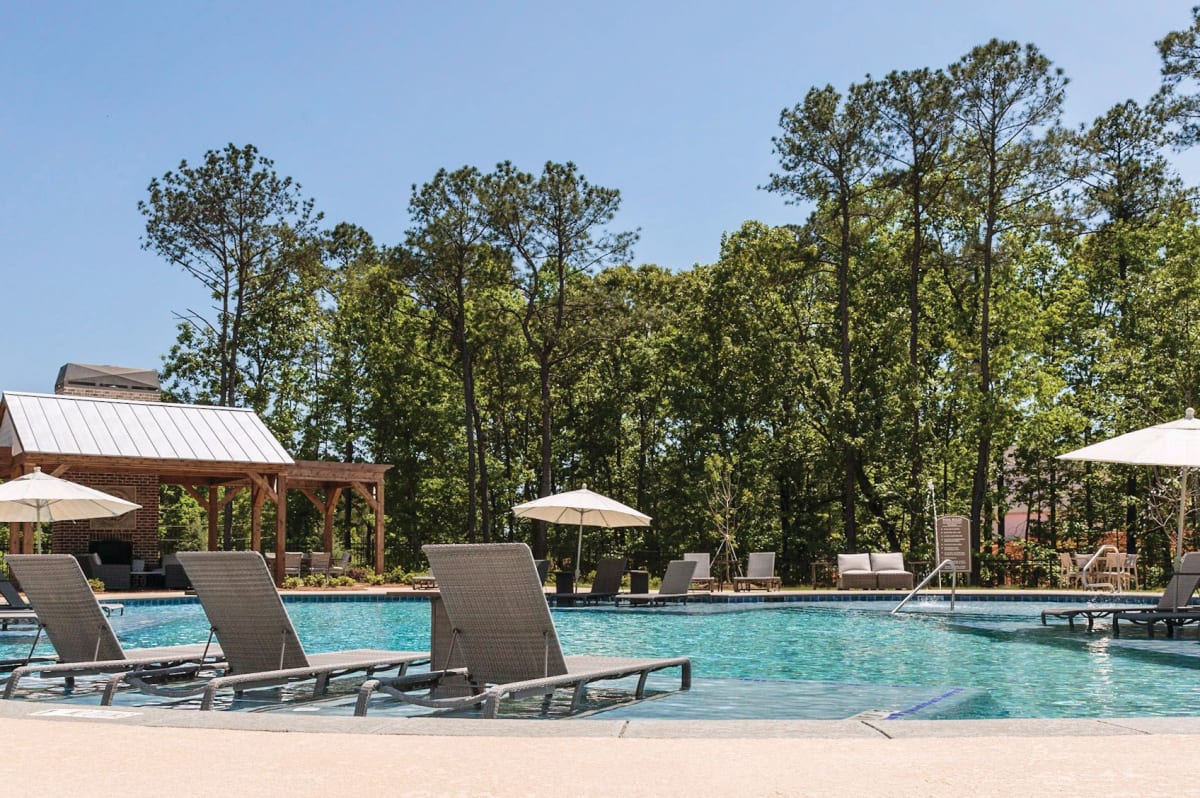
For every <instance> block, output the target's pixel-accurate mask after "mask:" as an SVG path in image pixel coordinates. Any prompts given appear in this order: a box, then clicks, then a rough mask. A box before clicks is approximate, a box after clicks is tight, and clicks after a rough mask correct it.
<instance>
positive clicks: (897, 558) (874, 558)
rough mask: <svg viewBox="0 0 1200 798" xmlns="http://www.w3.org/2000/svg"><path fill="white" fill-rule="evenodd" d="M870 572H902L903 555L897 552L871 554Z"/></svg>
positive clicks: (874, 552) (875, 552)
mask: <svg viewBox="0 0 1200 798" xmlns="http://www.w3.org/2000/svg"><path fill="white" fill-rule="evenodd" d="M871 570H872V571H903V570H904V555H903V554H901V553H900V552H898V551H893V552H888V553H884V552H879V551H873V552H871Z"/></svg>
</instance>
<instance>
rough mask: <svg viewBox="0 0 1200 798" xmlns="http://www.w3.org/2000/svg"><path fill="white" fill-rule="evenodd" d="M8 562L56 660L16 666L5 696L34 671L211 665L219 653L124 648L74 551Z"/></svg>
mask: <svg viewBox="0 0 1200 798" xmlns="http://www.w3.org/2000/svg"><path fill="white" fill-rule="evenodd" d="M7 562H8V564H9V567H10V568H12V571H13V574H15V575H16V577H17V579H18V580H20V582H21V586H22V588H24V590H25V593H26V595H27V596H28V597H29V599H30V603H31V604H32V605H33V606H34V607H35V612H36V613H37V619H38V624H39V626H40V628H41V629H42V630H44V631H45V633H46V636H47V637H48V638H49V639H50V643H51V644H52V645H53V646H54V650H55V653H56V654H57V659H58V662H57V664H51V665H44V664H29V665H26V666H21V667H18V668H16V669H15V670H14V671H13V673H12V676H11V678H10V679H9V680H8V684H7V685H5V691H4V697H5V698H10V697H12V695H13V693H14V692H15V690H16V688H17V685H18V683H19V682H20V680H21V679H22V678H23V677H24V676H27V675H29V674H31V673H40V674H42V675H43V676H64V677H69V678H73V677H75V676H81V675H87V674H101V673H113V672H120V671H129V670H133V669H136V668H141V667H147V666H162V667H169V666H173V665H183V664H196V665H199V664H205V665H212V664H213V663H215V662H216V661H217V660H219V659H220V658H221V650H220V648H219V647H218V646H216V645H209V644H199V645H183V646H162V647H159V648H143V649H129V650H126V649H124V648H123V647H122V646H121V643H120V641H119V640H117V636H116V635H115V634H114V633H113V630H112V626H110V625H109V622H108V617H107V614H106V613H105V611H104V609H103V608H102V607H101V606H100V603H99V602H98V601H97V600H96V594H95V593H93V592H92V588H91V586H90V585H88V583H87V579H86V577H84V575H83V571H82V569H81V568H80V566H79V561H78V560H76V559H75V558H74V557H72V556H70V555H67V554H10V555H9V556H8V557H7Z"/></svg>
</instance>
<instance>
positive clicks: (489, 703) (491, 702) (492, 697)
mask: <svg viewBox="0 0 1200 798" xmlns="http://www.w3.org/2000/svg"><path fill="white" fill-rule="evenodd" d="M499 712H500V696H498V695H496V694H495V693H491V694H489V695H488V697H487V698H485V699H484V700H483V716H484V717H485V718H494V717H496V715H497V713H499Z"/></svg>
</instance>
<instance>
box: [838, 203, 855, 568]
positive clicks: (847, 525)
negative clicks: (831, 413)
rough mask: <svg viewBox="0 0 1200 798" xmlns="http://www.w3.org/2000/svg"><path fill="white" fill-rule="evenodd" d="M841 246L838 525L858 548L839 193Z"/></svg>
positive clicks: (845, 208)
mask: <svg viewBox="0 0 1200 798" xmlns="http://www.w3.org/2000/svg"><path fill="white" fill-rule="evenodd" d="M840 210H841V246H840V251H839V252H838V270H837V281H838V350H839V354H840V360H841V372H842V382H841V388H840V391H839V399H840V403H839V404H840V407H839V415H840V417H841V421H842V469H843V474H842V525H843V528H844V530H845V534H846V545H847V546H848V547H849V549H850V551H854V550H856V549H857V548H858V523H857V520H856V518H855V506H854V505H855V475H856V473H857V471H858V453H857V451H856V450H855V448H854V440H855V437H856V425H855V422H854V414H853V413H851V412H850V393H851V391H852V390H853V388H854V385H853V382H852V381H851V371H850V202H849V199H848V197H847V196H846V193H845V192H844V191H843V193H842V197H841V208H840Z"/></svg>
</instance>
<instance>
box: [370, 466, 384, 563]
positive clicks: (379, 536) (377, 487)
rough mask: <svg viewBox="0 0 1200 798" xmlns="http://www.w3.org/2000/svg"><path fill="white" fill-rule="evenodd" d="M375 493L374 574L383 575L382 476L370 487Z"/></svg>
mask: <svg viewBox="0 0 1200 798" xmlns="http://www.w3.org/2000/svg"><path fill="white" fill-rule="evenodd" d="M372 487H373V488H374V493H375V508H374V509H375V573H377V574H382V573H383V570H384V569H383V528H384V518H383V507H384V505H383V475H382V474H381V475H380V476H379V479H377V480H376V481H375V484H374V485H373V486H372Z"/></svg>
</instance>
